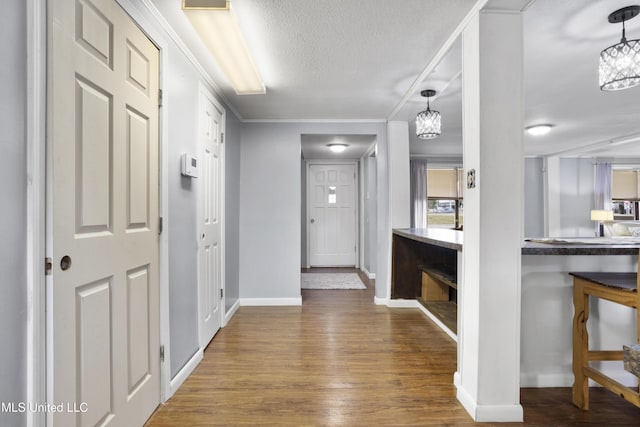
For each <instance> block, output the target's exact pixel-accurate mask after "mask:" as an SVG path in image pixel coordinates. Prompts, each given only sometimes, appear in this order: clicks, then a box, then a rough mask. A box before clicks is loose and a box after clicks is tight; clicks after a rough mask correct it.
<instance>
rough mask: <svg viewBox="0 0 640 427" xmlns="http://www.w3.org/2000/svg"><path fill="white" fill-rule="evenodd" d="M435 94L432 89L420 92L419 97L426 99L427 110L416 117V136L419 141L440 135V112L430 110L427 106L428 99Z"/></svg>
mask: <svg viewBox="0 0 640 427" xmlns="http://www.w3.org/2000/svg"><path fill="white" fill-rule="evenodd" d="M435 94H436V91H435V90H433V89H427V90H423V91H422V92H420V95H422V96H424V97H426V98H427V109H426V110H424V111H421V112H419V113H418V116H417V117H416V135H417V136H418V138H420V139H433V138H435V137H436V136H438V135H440V112H439V111H435V110H432V109H431V108H430V106H429V98H431V97H432V96H434V95H435Z"/></svg>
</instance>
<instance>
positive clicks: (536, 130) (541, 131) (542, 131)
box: [525, 124, 553, 136]
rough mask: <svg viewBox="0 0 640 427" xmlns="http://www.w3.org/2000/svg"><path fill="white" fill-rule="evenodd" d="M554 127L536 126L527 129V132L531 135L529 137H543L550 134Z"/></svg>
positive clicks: (547, 125)
mask: <svg viewBox="0 0 640 427" xmlns="http://www.w3.org/2000/svg"><path fill="white" fill-rule="evenodd" d="M552 127H553V125H549V124H546V125H534V126H529V127H526V128H525V130H526V131H527V133H529V135H534V136H541V135H546V134H548V133H549V131H550V130H551V128H552Z"/></svg>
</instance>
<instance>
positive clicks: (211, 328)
mask: <svg viewBox="0 0 640 427" xmlns="http://www.w3.org/2000/svg"><path fill="white" fill-rule="evenodd" d="M222 119H223V111H222V110H221V109H220V108H218V107H217V106H216V105H215V103H214V101H213V97H212V95H211V94H210V93H209V91H207V90H206V89H204V88H201V89H200V118H199V127H200V130H199V138H200V146H201V150H200V153H201V154H200V165H201V174H200V177H199V178H198V179H197V180H198V186H199V187H200V196H199V211H200V216H199V218H200V219H199V223H200V227H199V236H198V237H199V245H198V292H199V296H198V301H199V302H198V317H199V328H200V333H199V335H200V347H203V348H204V347H206V346H207V344H209V341H211V338H213V336H214V335H215V334H216V332H217V331H218V329H220V325H221V323H222V319H221V316H222V308H221V304H222V302H223V299H222V295H221V292H220V290H221V289H222V260H223V256H222V253H223V252H222V218H221V216H222V200H223V199H222V188H223V185H222V184H223V180H222V177H223V158H224V157H223V155H222V126H223V120H222Z"/></svg>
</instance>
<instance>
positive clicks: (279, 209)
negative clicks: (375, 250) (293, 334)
mask: <svg viewBox="0 0 640 427" xmlns="http://www.w3.org/2000/svg"><path fill="white" fill-rule="evenodd" d="M303 133H316V134H376V135H378V144H379V146H381V145H382V146H384V147H385V149H386V129H385V126H384V124H382V123H245V124H244V125H243V127H242V137H241V152H240V164H241V173H240V299H241V303H243V304H259V305H261V304H299V303H300V267H301V265H300V263H301V260H302V254H301V251H302V249H301V239H302V236H301V234H302V226H301V211H302V208H301V204H302V203H304V201H303V200H302V188H301V185H302V177H301V170H300V135H301V134H303ZM385 182H386V179H385ZM386 190H387V188H386V186H385V187H384V191H386ZM379 191H382V190H379ZM385 200H386V199H385ZM379 234H382V232H379ZM385 236H386V237H387V239H388V236H390V233H388V234H387V233H386V232H385ZM387 247H388V244H387Z"/></svg>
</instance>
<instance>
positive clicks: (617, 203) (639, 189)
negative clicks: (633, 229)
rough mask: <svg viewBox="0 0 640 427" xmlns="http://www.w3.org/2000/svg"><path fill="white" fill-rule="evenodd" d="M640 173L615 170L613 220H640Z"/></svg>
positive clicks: (612, 201) (612, 185)
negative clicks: (639, 203)
mask: <svg viewBox="0 0 640 427" xmlns="http://www.w3.org/2000/svg"><path fill="white" fill-rule="evenodd" d="M639 183H640V171H638V170H635V169H631V168H627V169H622V168H620V169H614V170H613V171H612V179H611V199H612V200H611V204H612V206H613V219H615V220H631V221H633V220H635V221H638V220H640V218H639V212H638V210H639V209H638V208H639V206H638V202H639V201H640V185H639Z"/></svg>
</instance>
